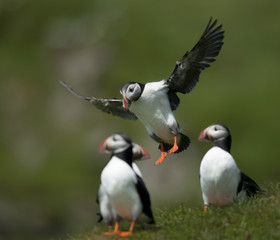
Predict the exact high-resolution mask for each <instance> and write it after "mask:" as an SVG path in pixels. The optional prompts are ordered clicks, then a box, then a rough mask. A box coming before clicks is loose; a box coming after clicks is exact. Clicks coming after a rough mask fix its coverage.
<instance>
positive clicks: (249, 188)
mask: <svg viewBox="0 0 280 240" xmlns="http://www.w3.org/2000/svg"><path fill="white" fill-rule="evenodd" d="M241 191H244V192H245V193H246V196H247V197H255V196H256V195H257V194H259V193H265V191H264V190H262V189H261V188H260V186H259V185H258V184H257V183H256V182H255V181H254V180H253V179H252V178H250V177H249V176H247V175H246V174H245V173H242V172H241V181H240V183H239V186H238V190H237V193H239V192H241Z"/></svg>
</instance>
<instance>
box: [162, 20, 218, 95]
mask: <svg viewBox="0 0 280 240" xmlns="http://www.w3.org/2000/svg"><path fill="white" fill-rule="evenodd" d="M216 23H217V20H215V21H214V22H213V23H212V18H211V19H210V21H209V23H208V25H207V27H206V29H205V31H204V33H203V34H202V36H201V38H200V39H199V41H198V42H197V43H196V45H195V46H194V47H193V49H192V50H191V51H190V52H186V54H185V55H184V56H183V58H182V59H181V60H180V61H177V63H176V66H175V68H174V70H173V72H172V74H171V75H170V76H169V78H168V79H166V84H167V85H168V86H169V90H170V91H172V92H181V93H184V94H185V93H189V92H190V91H192V89H193V88H194V87H195V85H196V84H197V82H198V80H199V75H200V73H201V71H202V70H204V69H205V68H207V67H209V66H210V63H212V62H214V61H215V57H216V56H217V55H218V54H219V52H220V50H221V48H222V46H223V39H224V31H221V29H222V25H220V26H218V27H216V28H215V25H216Z"/></svg>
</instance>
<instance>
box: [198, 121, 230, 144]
mask: <svg viewBox="0 0 280 240" xmlns="http://www.w3.org/2000/svg"><path fill="white" fill-rule="evenodd" d="M227 137H230V132H229V129H228V128H227V127H226V125H224V124H222V123H218V124H212V125H210V126H209V127H207V128H205V129H204V130H203V131H202V132H201V133H200V134H199V137H198V141H201V142H206V141H211V142H216V141H220V140H224V139H226V138H227Z"/></svg>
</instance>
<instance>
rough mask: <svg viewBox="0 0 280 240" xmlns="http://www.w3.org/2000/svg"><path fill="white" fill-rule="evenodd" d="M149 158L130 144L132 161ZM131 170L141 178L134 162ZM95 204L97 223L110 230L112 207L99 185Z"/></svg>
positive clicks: (145, 153) (112, 216)
mask: <svg viewBox="0 0 280 240" xmlns="http://www.w3.org/2000/svg"><path fill="white" fill-rule="evenodd" d="M148 158H150V154H149V153H148V151H147V150H146V149H145V148H143V147H142V146H140V145H138V144H136V143H132V160H133V161H140V160H144V159H148ZM132 168H133V170H134V172H135V173H136V174H137V175H138V176H139V177H140V178H143V176H142V173H141V171H140V169H139V168H138V166H137V165H136V164H135V162H132ZM97 203H98V204H99V208H100V213H98V215H100V218H99V220H98V222H101V221H102V220H103V219H104V221H105V223H106V224H107V225H108V227H109V230H111V229H112V226H113V224H114V223H115V216H114V214H113V210H112V206H111V205H110V199H109V197H108V195H107V194H106V193H105V192H104V190H103V187H102V186H101V185H100V187H99V189H98V194H97Z"/></svg>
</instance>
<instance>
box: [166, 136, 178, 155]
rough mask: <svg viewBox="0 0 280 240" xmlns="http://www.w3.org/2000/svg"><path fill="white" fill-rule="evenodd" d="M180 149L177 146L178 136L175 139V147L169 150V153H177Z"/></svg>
mask: <svg viewBox="0 0 280 240" xmlns="http://www.w3.org/2000/svg"><path fill="white" fill-rule="evenodd" d="M178 149H179V147H178V145H177V136H175V137H174V145H173V147H172V148H171V149H169V151H168V153H175V152H176V151H177V150H178Z"/></svg>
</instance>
